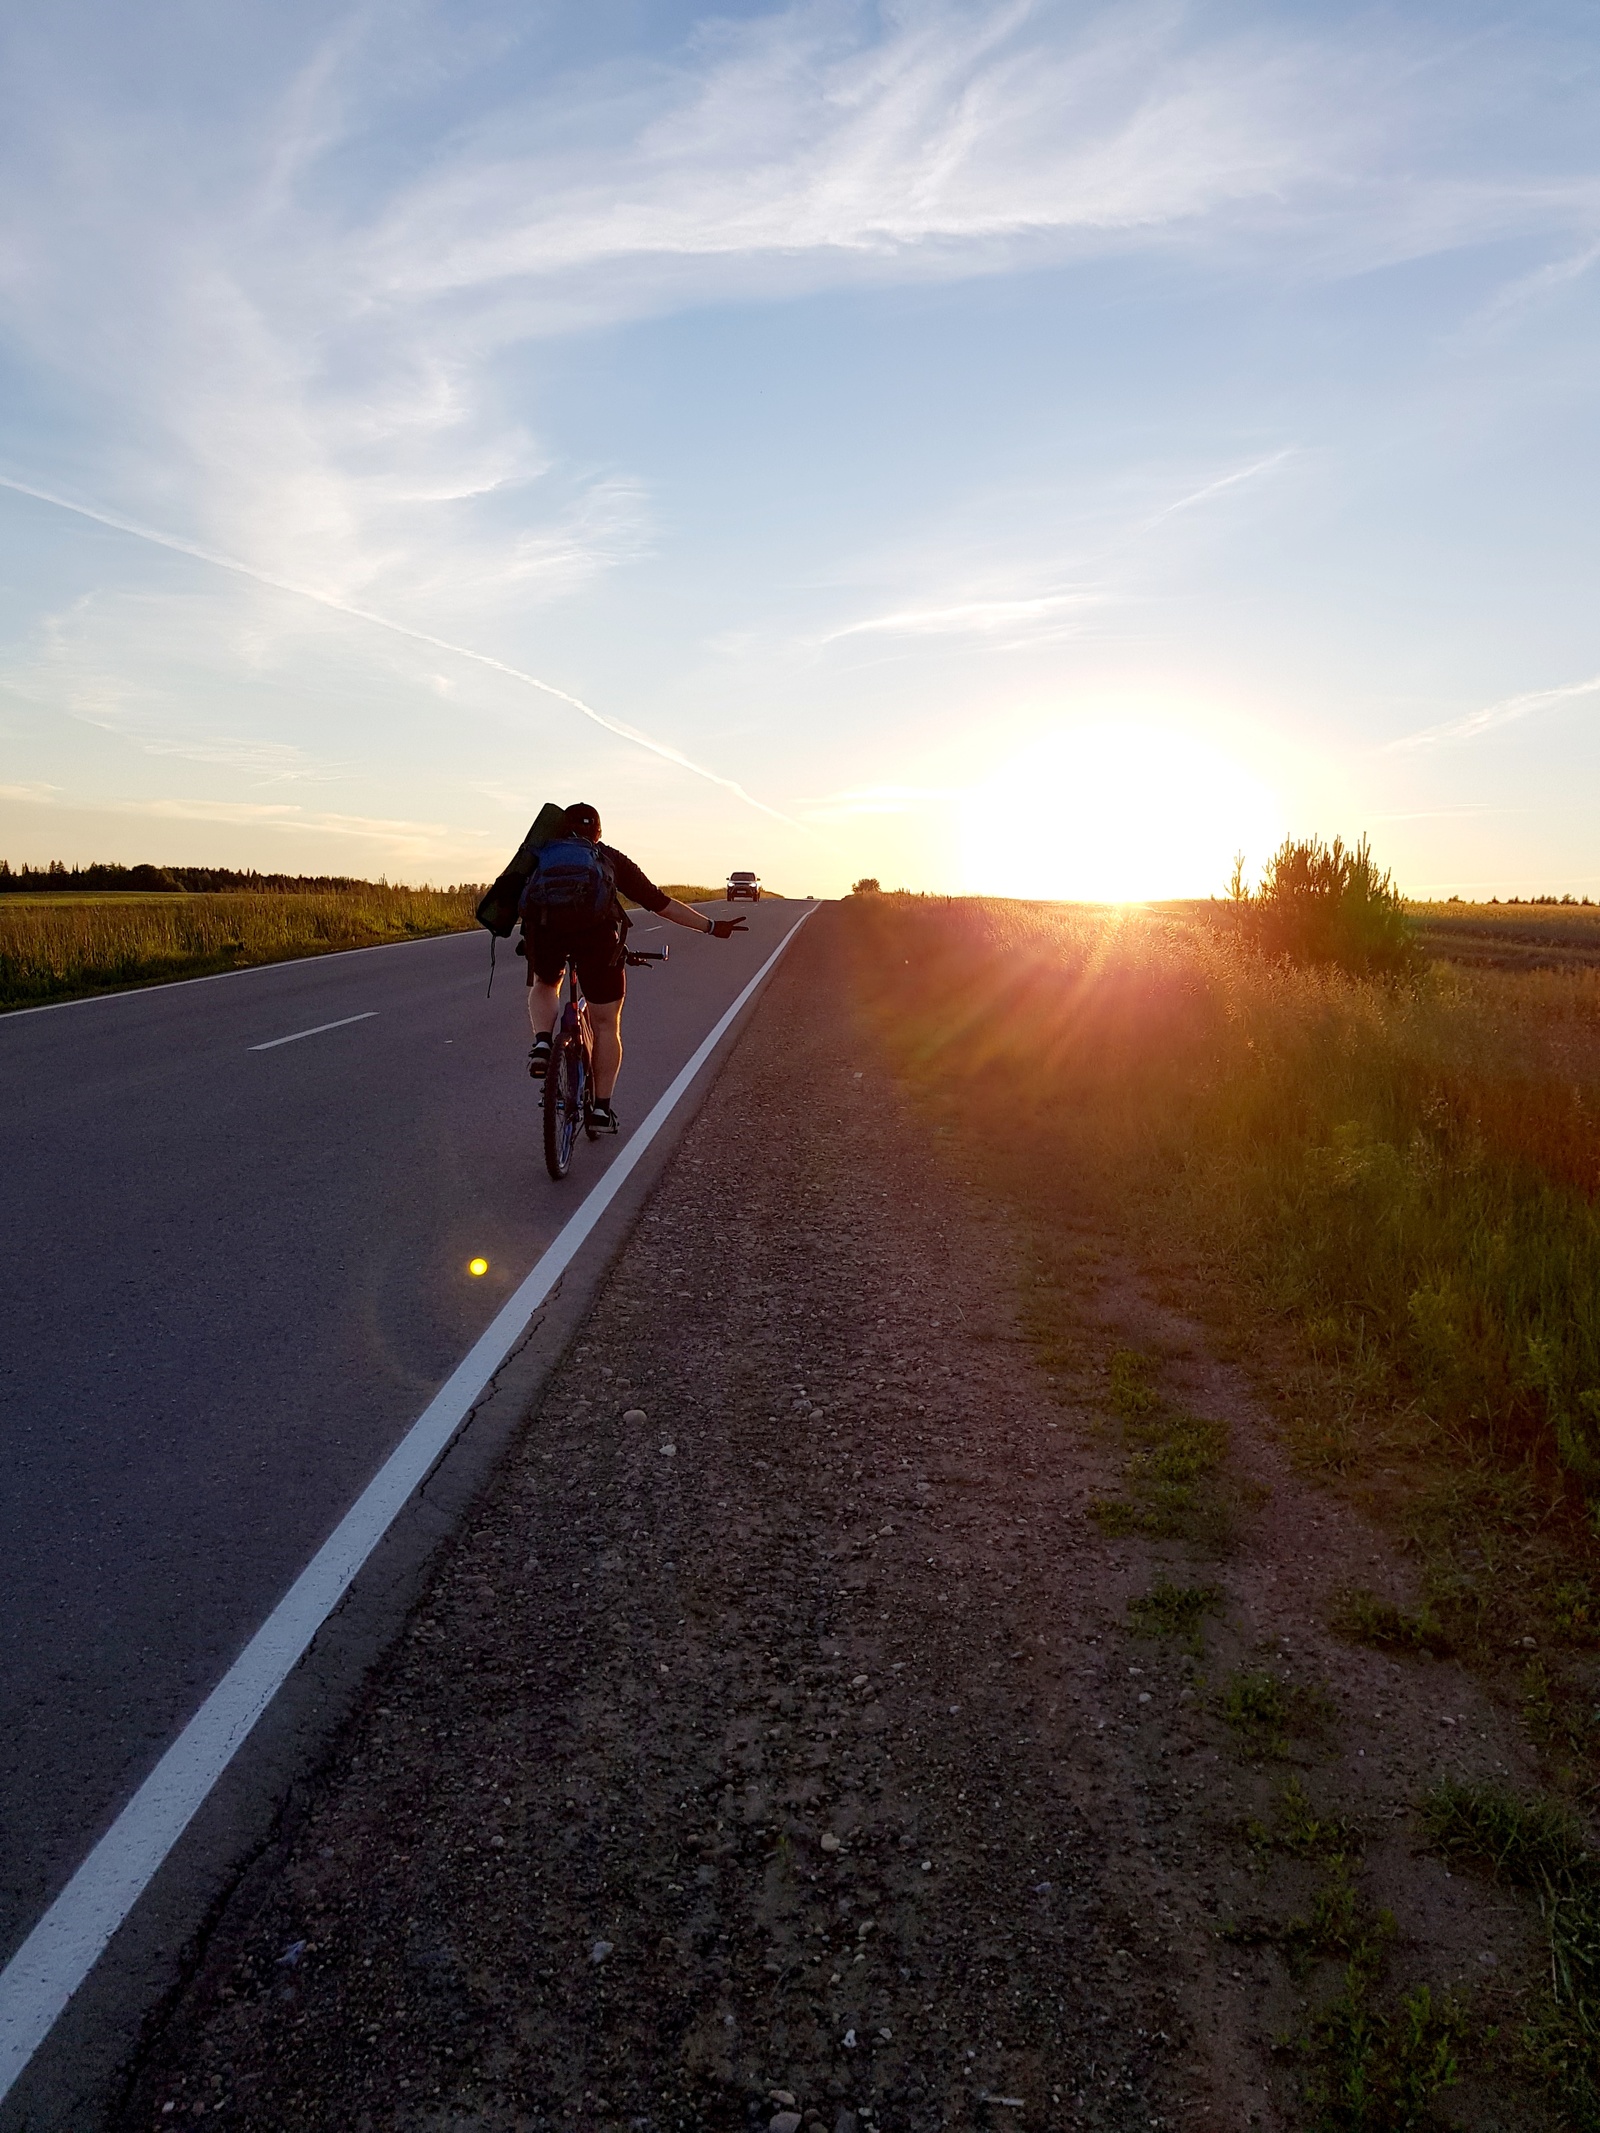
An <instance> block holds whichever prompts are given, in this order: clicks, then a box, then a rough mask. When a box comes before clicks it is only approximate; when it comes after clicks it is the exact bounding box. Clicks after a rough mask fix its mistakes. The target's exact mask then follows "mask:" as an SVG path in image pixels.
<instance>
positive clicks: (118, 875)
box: [0, 859, 389, 896]
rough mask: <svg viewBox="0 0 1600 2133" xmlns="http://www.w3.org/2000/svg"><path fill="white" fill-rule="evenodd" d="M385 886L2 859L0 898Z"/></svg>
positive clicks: (315, 877)
mask: <svg viewBox="0 0 1600 2133" xmlns="http://www.w3.org/2000/svg"><path fill="white" fill-rule="evenodd" d="M388 886H389V884H388V883H387V882H386V881H385V882H370V881H363V880H361V879H360V878H359V877H357V876H355V875H350V874H258V873H257V872H256V871H255V869H254V868H253V867H252V868H251V869H250V870H249V871H248V872H245V873H241V872H240V871H239V870H238V869H237V868H235V867H153V866H136V867H123V866H112V865H95V866H87V867H69V866H66V865H64V864H63V862H62V861H61V860H59V859H52V860H51V862H50V864H49V865H48V866H46V867H30V866H23V867H15V868H14V867H13V866H12V864H11V862H10V860H8V859H0V895H4V894H7V893H8V892H9V893H16V892H19V891H21V890H24V889H26V890H29V891H31V892H32V893H33V894H34V895H37V894H38V893H39V892H40V891H41V890H46V891H48V890H66V889H140V890H144V891H145V892H147V893H148V892H149V891H152V890H154V891H157V892H165V893H166V894H168V895H171V896H196V895H203V894H205V893H206V892H208V891H212V892H214V891H216V890H219V889H262V890H269V889H270V890H276V891H278V892H280V893H281V892H282V891H284V890H295V889H300V890H304V891H305V892H306V893H308V894H310V893H312V892H313V891H322V892H323V893H325V894H334V893H338V892H340V891H348V890H354V889H371V888H380V887H381V888H387V887H388Z"/></svg>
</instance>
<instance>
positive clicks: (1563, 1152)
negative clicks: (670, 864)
mask: <svg viewBox="0 0 1600 2133" xmlns="http://www.w3.org/2000/svg"><path fill="white" fill-rule="evenodd" d="M845 911H846V923H847V925H848V926H849V927H850V929H851V933H852V936H853V938H854V942H855V948H856V952H857V954H858V956H859V958H860V961H861V965H862V967H863V970H864V972H865V973H866V975H867V979H868V984H869V987H870V989H871V990H872V992H873V993H874V994H875V995H876V997H877V999H878V1001H879V1003H880V1007H881V1011H882V1014H883V1017H884V1027H885V1031H886V1033H887V1034H888V1036H889V1038H890V1041H891V1043H892V1044H893V1045H894V1047H895V1048H896V1049H897V1050H898V1052H899V1054H900V1057H901V1059H902V1060H903V1062H904V1063H905V1065H906V1066H907V1068H908V1069H909V1070H910V1072H911V1073H912V1074H913V1075H914V1076H917V1077H920V1078H921V1079H922V1080H923V1081H924V1082H926V1083H928V1084H929V1085H930V1086H935V1085H936V1086H937V1088H938V1090H939V1092H940V1094H941V1096H942V1098H943V1100H945V1101H946V1102H948V1103H950V1104H951V1105H953V1106H955V1107H956V1108H957V1109H959V1110H960V1111H961V1112H962V1113H964V1114H965V1116H966V1119H967V1121H968V1122H969V1123H970V1124H971V1125H972V1127H973V1128H974V1130H975V1131H976V1132H977V1133H978V1134H979V1135H981V1137H982V1144H983V1146H984V1147H985V1148H986V1149H987V1150H988V1151H989V1158H988V1159H989V1160H990V1161H991V1162H992V1163H993V1164H994V1165H995V1166H996V1167H997V1168H998V1169H999V1170H1000V1171H1001V1173H1002V1174H1003V1175H1004V1176H1005V1177H1007V1178H1009V1179H1010V1180H1011V1181H1012V1182H1013V1183H1015V1184H1017V1185H1018V1187H1019V1189H1021V1190H1024V1191H1027V1192H1029V1193H1031V1194H1032V1195H1033V1197H1034V1199H1035V1201H1037V1200H1038V1198H1039V1196H1040V1195H1041V1194H1046V1193H1048V1190H1049V1188H1050V1181H1051V1180H1052V1179H1055V1180H1057V1181H1060V1183H1061V1184H1062V1186H1063V1189H1066V1188H1067V1187H1068V1185H1069V1184H1070V1190H1071V1191H1072V1192H1073V1193H1076V1194H1082V1193H1084V1192H1088V1193H1098V1194H1099V1195H1101V1196H1102V1198H1103V1200H1104V1201H1105V1203H1106V1204H1107V1205H1108V1206H1109V1205H1112V1204H1116V1205H1118V1206H1121V1207H1125V1206H1126V1205H1127V1203H1128V1202H1129V1200H1130V1198H1131V1199H1133V1200H1137V1201H1139V1202H1140V1203H1141V1204H1142V1205H1144V1206H1146V1207H1150V1208H1158V1209H1160V1210H1161V1211H1162V1212H1163V1213H1164V1215H1166V1216H1170V1217H1173V1218H1176V1219H1177V1220H1178V1221H1179V1222H1180V1223H1181V1224H1183V1225H1184V1226H1185V1227H1186V1230H1187V1234H1188V1236H1189V1239H1190V1240H1191V1243H1192V1244H1193V1245H1194V1246H1196V1247H1197V1248H1199V1249H1202V1250H1205V1251H1210V1252H1214V1253H1221V1254H1226V1255H1227V1256H1228V1257H1229V1258H1230V1260H1231V1261H1232V1263H1233V1264H1234V1265H1235V1266H1236V1267H1238V1268H1239V1269H1241V1270H1243V1271H1244V1273H1245V1274H1246V1275H1247V1276H1248V1277H1249V1278H1250V1279H1251V1280H1252V1281H1253V1282H1254V1283H1255V1284H1256V1286H1257V1288H1258V1290H1259V1292H1260V1293H1261V1294H1262V1295H1263V1296H1264V1297H1265V1298H1266V1299H1267V1301H1268V1302H1269V1303H1270V1304H1271V1305H1272V1306H1273V1307H1274V1308H1276V1309H1278V1310H1281V1311H1283V1312H1286V1313H1289V1314H1291V1315H1292V1316H1294V1317H1295V1318H1297V1319H1298V1321H1299V1323H1300V1326H1301V1328H1302V1330H1303V1333H1304V1336H1305V1338H1306V1340H1307V1341H1308V1342H1309V1343H1310V1344H1311V1346H1312V1347H1313V1348H1314V1349H1317V1350H1320V1351H1322V1352H1324V1353H1325V1354H1327V1355H1329V1356H1330V1357H1332V1358H1337V1357H1339V1356H1341V1355H1342V1356H1344V1357H1346V1358H1347V1359H1348V1358H1356V1359H1358V1360H1362V1361H1363V1367H1364V1368H1366V1369H1367V1372H1368V1377H1369V1381H1370V1383H1371V1384H1372V1386H1373V1388H1374V1391H1375V1393H1376V1394H1378V1395H1381V1396H1382V1397H1384V1398H1389V1399H1394V1398H1400V1399H1404V1400H1405V1401H1406V1402H1408V1403H1410V1404H1411V1405H1413V1406H1414V1407H1415V1409H1416V1410H1417V1411H1418V1412H1419V1413H1420V1414H1423V1415H1425V1416H1427V1417H1429V1418H1431V1419H1432V1420H1433V1421H1434V1422H1436V1423H1438V1424H1440V1425H1442V1426H1443V1427H1445V1428H1447V1429H1450V1430H1458V1431H1462V1432H1465V1433H1467V1434H1469V1435H1470V1436H1471V1438H1472V1439H1473V1440H1474V1441H1475V1442H1476V1443H1478V1444H1479V1445H1481V1446H1482V1447H1483V1448H1485V1449H1486V1450H1487V1451H1489V1452H1491V1453H1493V1454H1494V1455H1495V1456H1498V1457H1502V1458H1511V1459H1514V1460H1524V1461H1526V1460H1532V1461H1533V1462H1535V1463H1536V1464H1537V1465H1539V1466H1540V1467H1542V1468H1543V1469H1544V1470H1546V1471H1547V1472H1548V1473H1549V1474H1550V1475H1552V1476H1553V1477H1554V1478H1555V1481H1556V1484H1557V1486H1558V1488H1565V1489H1566V1490H1567V1492H1568V1494H1569V1495H1572V1496H1574V1497H1575V1496H1576V1495H1578V1494H1579V1493H1580V1492H1581V1493H1587V1492H1588V1491H1590V1490H1593V1489H1600V1208H1597V1205H1596V1202H1597V1199H1600V976H1597V975H1596V974H1595V973H1592V972H1589V971H1576V972H1552V971H1536V972H1528V973H1517V974H1507V973H1501V972H1490V971H1474V970H1460V969H1451V968H1447V967H1445V966H1442V965H1435V966H1434V967H1433V968H1432V970H1431V971H1430V972H1429V973H1428V974H1427V975H1426V976H1425V977H1424V979H1423V980H1422V981H1421V982H1420V983H1419V984H1417V985H1414V986H1411V987H1407V988H1395V987H1392V986H1385V985H1382V984H1378V983H1372V982H1366V981H1363V980H1361V979H1358V978H1354V977H1351V976H1348V975H1346V974H1343V973H1341V972H1340V971H1339V970H1337V969H1336V968H1332V967H1326V966H1325V967H1322V968H1312V969H1307V968H1298V967H1295V966H1293V965H1290V964H1286V963H1282V962H1272V961H1269V960H1267V959H1265V958H1263V957H1262V956H1260V955H1259V954H1256V953H1253V952H1251V950H1250V949H1249V948H1248V947H1247V945H1246V944H1245V943H1243V942H1242V941H1241V940H1240V939H1238V938H1237V937H1236V936H1234V935H1233V934H1232V933H1231V932H1230V929H1229V928H1228V926H1227V925H1226V924H1213V923H1210V922H1208V921H1207V920H1205V919H1204V918H1201V917H1188V918H1172V917H1161V916H1153V915H1149V914H1126V915H1124V914H1116V913H1107V912H1105V911H1100V910H1092V909H1087V908H1079V909H1074V908H1072V907H1062V906H1054V907H1052V906H1029V905H1020V904H1004V903H998V902H958V903H934V902H923V901H920V900H917V899H912V898H901V897H874V898H870V899H867V898H860V899H855V900H854V901H852V902H851V903H850V904H848V905H847V906H846V907H845Z"/></svg>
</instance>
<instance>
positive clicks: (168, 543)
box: [0, 474, 805, 830]
mask: <svg viewBox="0 0 1600 2133" xmlns="http://www.w3.org/2000/svg"><path fill="white" fill-rule="evenodd" d="M0 489H10V490H12V491H13V492H14V493H15V494H16V495H18V496H31V497H32V498H33V500H34V501H35V503H40V504H52V505H54V507H55V509H56V510H58V511H70V512H72V514H73V515H74V516H75V517H77V518H86V519H89V520H90V521H91V522H92V523H93V524H94V525H96V526H108V527H109V528H110V529H111V531H112V532H113V533H126V534H131V535H132V537H133V538H134V539H135V540H138V541H150V542H152V543H153V544H154V545H155V546H156V547H157V548H168V549H171V551H172V552H173V554H175V555H186V556H192V557H193V558H194V560H195V561H196V562H197V563H208V564H210V566H211V568H212V569H213V570H226V571H231V572H232V574H233V575H234V576H235V577H236V578H249V579H251V580H252V582H253V583H255V584H257V585H265V586H266V587H267V588H268V590H269V591H272V592H281V593H290V594H292V595H293V596H294V598H296V599H298V600H310V601H312V602H313V603H314V604H315V605H316V606H318V607H326V608H329V609H330V610H331V611H332V612H333V613H334V614H336V615H347V616H348V617H349V618H350V620H351V621H353V622H366V623H370V624H371V626H372V627H373V628H374V629H380V630H389V631H391V632H392V633H393V635H395V636H396V637H409V638H410V639H411V641H412V642H413V643H414V644H425V645H428V646H429V647H430V648H431V649H432V650H434V651H436V652H447V653H449V654H450V656H451V657H452V658H455V659H470V660H471V661H472V662H473V664H474V665H476V666H480V667H488V668H489V670H490V671H491V672H492V673H495V674H504V675H505V676H506V677H507V678H508V679H509V680H511V681H519V682H521V683H522V685H523V686H524V688H528V689H538V690H539V691H540V692H541V693H542V694H543V695H545V696H553V697H555V698H556V699H557V701H558V702H560V703H564V704H570V705H571V706H572V708H573V710H574V711H581V712H582V713H583V716H584V717H585V718H587V719H591V720H592V721H593V722H594V724H595V725H597V726H601V727H604V729H605V731H606V732H607V733H614V734H616V735H617V737H618V738H619V739H620V740H624V741H632V743H633V744H634V746H635V747H636V748H645V749H648V750H649V752H650V754H651V755H657V756H660V757H661V759H662V761H663V762H666V763H676V764H677V766H678V768H679V769H680V770H688V771H692V772H693V773H694V775H695V776H696V777H697V778H705V779H707V780H709V782H710V783H711V784H713V785H720V786H722V788H723V789H724V791H726V792H731V793H732V794H733V795H734V796H735V798H737V799H740V800H742V801H743V802H744V804H745V805H746V807H754V808H756V809H758V810H759V811H760V812H761V813H762V814H763V815H771V816H772V818H773V820H774V821H775V822H783V823H786V824H787V825H788V827H789V828H790V829H797V830H804V828H805V824H804V823H802V822H796V821H795V820H794V818H793V816H791V815H786V814H784V813H783V811H782V810H781V809H780V808H776V807H769V806H768V805H767V803H766V801H765V800H758V799H757V798H756V796H755V794H754V793H751V792H746V790H745V788H744V787H743V786H742V785H741V784H740V783H739V781H738V780H737V778H725V777H723V776H722V774H721V773H720V771H715V770H707V769H706V767H705V765H704V764H703V763H696V762H695V761H694V760H693V759H692V758H691V757H689V756H686V755H685V754H684V753H683V752H682V750H681V749H677V748H674V747H672V746H671V745H670V744H669V743H668V742H666V741H657V740H652V739H651V737H650V735H649V734H648V733H641V732H640V731H639V728H638V727H637V726H629V725H626V724H624V722H623V721H622V720H621V719H619V718H608V717H607V716H606V714H605V713H604V712H603V711H597V710H596V709H595V708H594V706H593V704H586V703H585V702H584V700H583V698H582V697H581V696H574V695H572V694H571V693H570V691H568V690H566V689H558V688H557V687H556V685H555V683H554V682H549V681H541V680H540V679H539V677H538V675H537V674H525V673H524V672H523V670H522V669H521V667H513V666H508V665H507V664H506V662H505V661H504V660H503V659H495V658H493V657H492V656H491V655H490V654H489V653H488V652H475V651H474V650H473V649H472V647H471V646H470V645H466V644H452V643H451V642H450V640H449V638H448V637H435V636H432V635H431V634H430V633H429V632H428V631H427V630H419V629H413V628H412V627H411V625H410V624H409V623H406V622H396V621H394V620H392V619H391V617H389V616H388V615H377V614H374V613H373V612H372V610H371V609H370V608H365V607H353V606H351V604H350V603H349V602H348V601H347V600H336V599H334V598H333V596H332V594H331V593H321V592H314V591H313V590H312V589H311V587H310V586H309V585H296V584H295V583H293V581H292V580H291V579H288V578H275V577H273V576H272V575H271V574H270V573H269V572H267V571H265V570H255V569H253V568H252V567H251V566H250V564H248V563H241V562H239V561H238V560H237V559H236V558H235V557H233V556H228V555H218V554H217V552H216V551H215V550H214V549H211V548H201V547H199V546H198V545H197V544H196V543H195V542H193V541H185V540H181V539H180V538H179V537H178V536H177V535H176V534H172V533H158V532H157V531H156V530H155V529H154V527H151V526H141V525H138V524H137V523H136V522H135V521H134V520H133V519H128V518H119V517H118V516H117V515H116V513H115V512H111V511H93V510H91V509H90V508H89V506H88V505H87V504H75V503H72V502H70V501H69V500H68V499H67V498H66V497H64V496H53V495H52V494H51V493H50V491H49V490H48V489H36V488H34V487H32V486H31V485H30V484H29V483H28V482H25V481H13V480H12V478H11V477H10V475H8V474H0Z"/></svg>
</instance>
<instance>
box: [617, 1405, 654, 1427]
mask: <svg viewBox="0 0 1600 2133" xmlns="http://www.w3.org/2000/svg"><path fill="white" fill-rule="evenodd" d="M622 1419H623V1421H624V1422H631V1423H633V1424H634V1425H635V1427H637V1425H638V1424H639V1423H641V1422H648V1421H649V1419H650V1417H649V1416H648V1415H647V1414H646V1413H645V1411H644V1409H643V1408H642V1407H628V1408H625V1409H624V1410H623V1415H622Z"/></svg>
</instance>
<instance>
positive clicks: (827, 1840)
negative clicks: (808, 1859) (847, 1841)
mask: <svg viewBox="0 0 1600 2133" xmlns="http://www.w3.org/2000/svg"><path fill="white" fill-rule="evenodd" d="M822 1849H823V1850H824V1851H825V1852H836V1851H837V1850H838V1849H839V1839H838V1838H837V1837H836V1836H835V1835H834V1833H833V1831H832V1830H831V1829H830V1830H829V1831H828V1834H827V1835H826V1836H825V1837H824V1838H823V1840H822Z"/></svg>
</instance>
